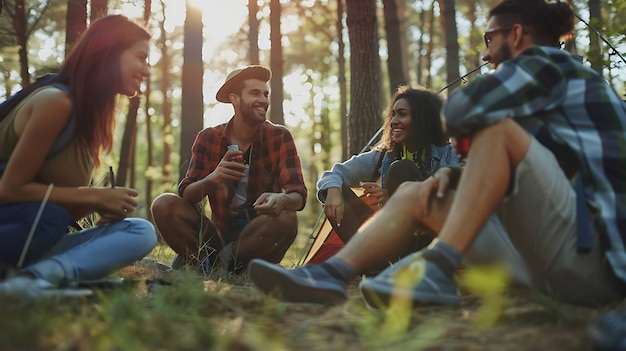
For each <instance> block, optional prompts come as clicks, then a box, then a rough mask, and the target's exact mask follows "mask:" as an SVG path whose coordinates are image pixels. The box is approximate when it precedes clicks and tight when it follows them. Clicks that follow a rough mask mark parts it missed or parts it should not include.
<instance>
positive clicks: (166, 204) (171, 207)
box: [150, 193, 185, 220]
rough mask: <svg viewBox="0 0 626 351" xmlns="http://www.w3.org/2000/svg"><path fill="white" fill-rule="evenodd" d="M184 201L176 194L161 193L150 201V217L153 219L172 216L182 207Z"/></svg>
mask: <svg viewBox="0 0 626 351" xmlns="http://www.w3.org/2000/svg"><path fill="white" fill-rule="evenodd" d="M184 202H185V200H184V199H183V198H181V197H180V196H178V195H176V194H172V193H165V194H161V195H159V196H157V197H156V198H155V199H154V201H152V206H150V210H151V211H152V217H153V218H154V219H155V220H157V219H162V218H169V217H172V216H174V215H175V214H176V213H177V212H179V210H181V209H182V208H183V207H184Z"/></svg>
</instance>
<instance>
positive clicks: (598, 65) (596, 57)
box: [587, 0, 604, 75]
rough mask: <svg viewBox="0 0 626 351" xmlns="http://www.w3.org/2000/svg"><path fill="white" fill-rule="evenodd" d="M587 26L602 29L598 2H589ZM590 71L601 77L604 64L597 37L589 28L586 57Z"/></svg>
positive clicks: (597, 0) (594, 0)
mask: <svg viewBox="0 0 626 351" xmlns="http://www.w3.org/2000/svg"><path fill="white" fill-rule="evenodd" d="M589 24H591V25H592V26H593V27H594V28H596V29H598V28H602V14H601V11H600V0H589ZM587 59H588V60H589V63H591V69H593V70H594V71H596V72H598V74H600V75H602V69H603V67H604V64H603V63H602V61H603V60H602V50H601V48H600V39H599V38H598V35H597V34H596V33H595V32H594V31H593V30H592V29H591V28H589V54H588V55H587Z"/></svg>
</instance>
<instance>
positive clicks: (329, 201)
mask: <svg viewBox="0 0 626 351" xmlns="http://www.w3.org/2000/svg"><path fill="white" fill-rule="evenodd" d="M324 212H325V213H326V217H327V218H328V219H329V220H331V221H333V222H335V223H337V226H340V225H341V221H342V220H343V196H341V189H340V188H335V187H333V188H328V190H327V192H326V202H325V203H324Z"/></svg>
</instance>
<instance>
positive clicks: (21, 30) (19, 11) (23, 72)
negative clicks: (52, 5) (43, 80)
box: [6, 0, 30, 87]
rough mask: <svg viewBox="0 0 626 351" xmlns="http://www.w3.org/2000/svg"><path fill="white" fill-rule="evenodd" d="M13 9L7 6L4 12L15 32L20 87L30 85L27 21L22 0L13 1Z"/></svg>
mask: <svg viewBox="0 0 626 351" xmlns="http://www.w3.org/2000/svg"><path fill="white" fill-rule="evenodd" d="M13 5H14V6H13V7H9V6H7V9H6V12H7V13H8V14H9V17H10V18H11V20H12V22H13V28H14V30H15V42H16V44H17V47H18V51H17V52H18V57H19V61H20V78H21V79H22V87H27V86H29V85H30V74H29V73H28V36H29V33H28V21H27V18H26V8H25V3H24V0H15V1H14V3H13Z"/></svg>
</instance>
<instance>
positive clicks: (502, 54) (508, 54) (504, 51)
mask: <svg viewBox="0 0 626 351" xmlns="http://www.w3.org/2000/svg"><path fill="white" fill-rule="evenodd" d="M496 54H497V59H498V65H500V64H501V63H502V62H504V61H506V60H510V59H512V58H513V52H512V51H511V47H510V46H509V44H508V43H504V44H502V46H500V49H499V50H498V52H497V53H496Z"/></svg>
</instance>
